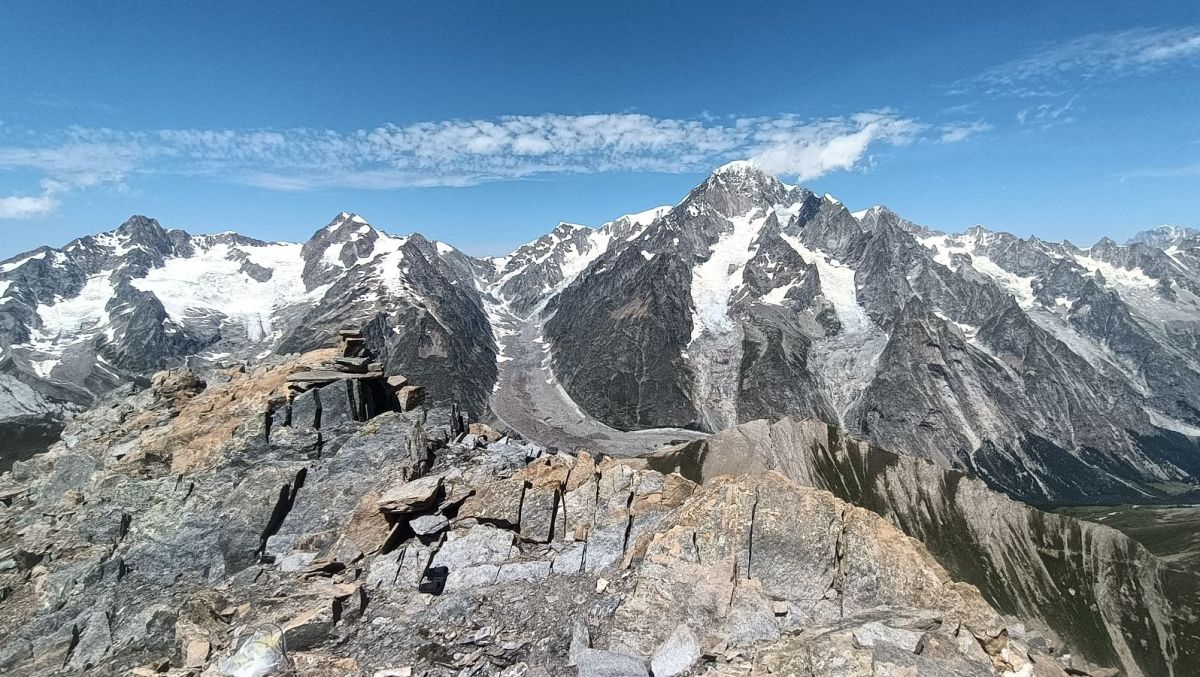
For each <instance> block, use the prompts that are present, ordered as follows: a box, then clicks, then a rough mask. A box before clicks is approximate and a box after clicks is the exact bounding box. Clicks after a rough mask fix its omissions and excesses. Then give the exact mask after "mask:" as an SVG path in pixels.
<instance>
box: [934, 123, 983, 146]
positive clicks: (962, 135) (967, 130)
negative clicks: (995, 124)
mask: <svg viewBox="0 0 1200 677" xmlns="http://www.w3.org/2000/svg"><path fill="white" fill-rule="evenodd" d="M991 129H992V125H991V123H988V122H984V121H983V120H976V121H974V122H950V123H947V124H944V125H942V126H941V127H938V132H939V133H940V134H941V136H940V138H939V141H941V142H942V143H958V142H959V141H966V140H967V139H969V138H971V137H972V136H975V135H976V134H982V133H984V132H987V131H991Z"/></svg>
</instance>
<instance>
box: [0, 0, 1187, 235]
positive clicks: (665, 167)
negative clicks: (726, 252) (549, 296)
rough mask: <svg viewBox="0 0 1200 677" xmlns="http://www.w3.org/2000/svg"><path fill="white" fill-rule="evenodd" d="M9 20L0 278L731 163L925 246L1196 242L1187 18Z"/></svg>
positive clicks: (987, 7)
mask: <svg viewBox="0 0 1200 677" xmlns="http://www.w3.org/2000/svg"><path fill="white" fill-rule="evenodd" d="M832 4H833V3H807V4H804V3H790V2H779V3H730V2H720V3H718V2H703V1H694V2H686V3H685V2H662V3H651V2H586V3H585V2H571V1H562V0H559V1H557V2H545V3H532V2H531V3H503V2H494V1H493V2H470V1H455V2H429V3H426V2H408V1H406V2H395V1H392V2H379V3H345V4H343V3H326V2H313V3H308V4H305V3H286V4H284V3H270V2H256V3H241V2H238V3H233V2H230V3H221V2H203V3H163V2H155V3H149V2H148V3H144V4H143V3H136V2H122V3H70V4H68V5H62V4H58V3H45V2H22V1H14V2H9V3H6V6H5V10H4V16H3V18H2V19H0V258H3V257H7V256H10V255H12V254H15V253H17V252H19V251H24V250H27V249H30V248H33V247H35V246H38V245H41V244H51V245H56V246H57V245H62V244H64V243H65V242H67V241H68V240H70V239H71V238H73V237H76V236H79V235H82V234H86V233H92V232H98V231H101V230H108V229H111V228H113V227H115V226H116V225H118V224H120V223H121V222H122V221H123V220H124V219H125V218H126V217H128V216H129V215H130V214H134V213H141V214H146V215H149V216H153V217H155V218H158V219H159V220H160V221H161V222H162V223H163V224H164V225H167V226H172V227H179V228H184V229H187V230H189V231H192V232H211V231H219V230H226V229H234V230H238V231H240V232H243V233H246V234H249V235H254V236H257V237H262V238H266V239H288V240H303V239H306V238H307V237H308V236H309V235H310V234H311V233H312V231H313V230H315V229H316V228H318V227H320V226H322V225H324V224H325V223H326V222H327V221H328V220H329V219H330V218H332V217H333V216H334V215H335V214H336V213H337V212H339V211H342V210H347V211H355V212H358V213H360V214H362V215H364V216H365V217H367V218H368V219H369V220H370V221H371V222H372V223H373V224H375V225H377V226H378V227H381V228H383V229H385V230H388V231H391V232H395V233H407V232H411V231H420V232H422V233H424V234H426V235H427V236H429V237H433V238H437V239H441V240H445V241H447V242H450V243H452V244H455V245H457V246H459V247H461V248H463V249H464V250H466V251H468V252H471V253H477V254H487V253H502V252H505V251H507V250H509V249H511V248H512V246H514V245H516V244H519V243H521V242H524V241H527V240H530V239H532V238H534V237H536V236H538V235H540V234H542V233H544V232H545V231H547V230H549V229H550V228H551V227H553V225H554V224H555V223H557V222H558V221H560V220H565V221H573V222H579V223H587V224H592V225H598V224H599V223H602V222H604V221H606V220H609V219H611V218H614V217H616V216H618V215H620V214H622V213H626V212H634V211H641V210H643V209H647V208H649V207H653V206H656V205H659V204H665V203H673V202H675V201H677V200H678V199H679V198H680V197H682V196H683V194H684V193H686V191H687V190H688V189H689V188H690V187H691V186H693V185H695V184H696V183H698V182H699V181H700V180H702V179H703V177H704V176H705V175H706V174H707V173H708V172H709V171H710V170H711V168H712V167H714V166H717V165H719V164H722V163H724V162H726V161H728V160H732V159H743V158H751V159H752V160H753V161H755V162H757V163H758V164H760V165H761V166H763V167H764V168H766V169H769V170H771V171H774V172H776V173H778V174H779V175H780V176H782V177H783V178H785V179H786V180H789V181H792V182H799V183H802V184H803V185H806V186H809V187H810V188H812V189H813V190H816V191H818V192H829V193H832V194H833V195H835V196H837V197H838V198H840V199H841V200H842V201H843V202H844V203H846V204H847V205H848V206H850V207H851V208H853V209H857V208H863V207H866V206H869V205H872V204H877V203H882V204H886V205H888V206H890V207H892V208H893V209H896V210H897V211H899V212H901V213H902V214H904V215H906V216H908V217H909V218H911V219H913V220H915V221H918V222H921V223H924V224H927V225H930V226H932V227H936V228H941V229H945V230H961V229H963V228H966V227H968V226H970V225H972V224H975V223H983V224H985V225H988V226H990V227H993V228H997V229H1002V230H1009V231H1012V232H1015V233H1019V234H1023V235H1027V234H1037V235H1039V236H1041V237H1043V238H1046V239H1062V238H1068V239H1071V240H1072V241H1076V242H1079V243H1090V242H1091V241H1093V240H1095V239H1096V238H1097V237H1099V236H1100V235H1105V234H1107V235H1111V236H1114V237H1117V238H1119V239H1123V238H1124V237H1126V236H1128V235H1130V234H1132V233H1133V232H1135V231H1137V230H1141V229H1143V228H1147V227H1152V226H1156V225H1159V224H1162V223H1174V224H1180V225H1190V226H1197V225H1200V125H1198V124H1197V119H1198V118H1197V111H1198V110H1200V8H1198V6H1197V5H1196V4H1195V3H1194V2H1155V3H1129V2H1096V1H1091V2H1077V3H1069V2H1054V3H1045V2H1030V3H1019V2H1009V3H994V2H986V3H984V2H962V1H956V2H945V3H935V2H928V3H914V4H917V5H919V6H917V7H908V8H903V9H901V8H900V7H899V6H898V4H897V3H895V2H873V3H842V5H843V6H839V7H832V6H831V5H832Z"/></svg>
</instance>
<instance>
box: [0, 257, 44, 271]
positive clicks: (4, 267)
mask: <svg viewBox="0 0 1200 677" xmlns="http://www.w3.org/2000/svg"><path fill="white" fill-rule="evenodd" d="M47 253H49V252H39V253H37V254H31V255H29V256H22V257H21V258H18V259H16V260H15V261H10V262H9V263H4V264H0V273H8V272H12V271H14V270H16V269H17V268H20V267H21V266H23V265H25V264H26V263H28V262H30V261H33V260H34V259H44V258H46V254H47Z"/></svg>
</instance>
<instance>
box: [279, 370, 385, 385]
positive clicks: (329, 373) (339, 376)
mask: <svg viewBox="0 0 1200 677" xmlns="http://www.w3.org/2000/svg"><path fill="white" fill-rule="evenodd" d="M382 377H383V372H379V371H368V372H363V373H361V374H351V373H348V372H344V371H334V370H332V369H321V370H316V371H301V372H296V373H295V374H289V375H288V377H287V380H288V381H289V382H291V383H307V382H312V381H341V380H345V379H356V378H382Z"/></svg>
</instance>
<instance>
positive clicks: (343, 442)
mask: <svg viewBox="0 0 1200 677" xmlns="http://www.w3.org/2000/svg"><path fill="white" fill-rule="evenodd" d="M328 359H329V355H327V354H310V355H307V356H305V357H303V358H299V359H290V360H283V361H278V362H277V363H275V364H274V365H272V366H263V367H259V368H257V369H255V370H254V371H252V372H250V373H244V371H242V370H233V371H230V372H225V373H219V374H217V375H216V377H215V378H212V379H210V380H211V381H212V383H211V384H207V385H206V384H205V383H203V382H202V381H200V380H199V379H198V378H197V377H196V375H195V374H193V373H192V372H190V371H186V370H176V371H171V372H163V373H160V374H158V375H156V376H155V378H154V379H153V382H152V385H151V387H149V388H147V389H145V390H141V391H138V392H135V391H134V389H133V387H132V386H126V387H125V388H122V389H120V390H119V391H117V392H114V393H113V394H112V395H111V396H109V397H108V398H106V399H104V400H103V401H101V402H100V403H99V404H98V405H96V406H95V407H93V408H92V409H90V410H89V411H87V412H85V413H84V414H82V415H80V416H78V417H77V418H75V419H74V420H73V421H72V422H71V423H70V425H69V426H68V428H67V430H66V431H65V433H64V435H63V439H62V441H61V442H59V443H57V444H56V445H55V446H54V447H53V448H52V449H51V450H50V451H49V452H48V453H46V454H42V455H39V456H36V457H34V458H33V459H32V460H31V461H28V462H24V463H18V464H17V465H16V466H15V467H14V469H13V471H12V472H11V473H8V474H5V475H3V476H0V505H3V507H2V508H0V543H2V544H3V546H0V548H2V552H0V600H2V601H0V610H2V611H3V613H0V637H2V638H3V639H0V672H3V673H5V674H21V675H55V674H81V673H87V674H100V675H103V674H129V673H130V672H131V671H132V673H133V674H137V675H142V676H145V675H152V674H171V675H188V674H190V675H200V674H206V675H217V674H264V673H262V672H252V671H250V672H247V671H242V672H238V671H237V670H236V669H235V668H233V667H232V666H233V664H232V663H230V662H228V661H229V660H230V658H231V657H232V656H234V655H235V653H236V652H238V650H239V647H240V646H241V645H242V643H243V641H244V640H245V639H246V637H248V636H249V635H250V634H251V633H252V632H254V631H255V630H258V629H261V628H264V627H267V628H270V627H272V626H278V627H279V628H280V629H281V630H282V634H283V637H284V640H285V641H284V642H282V643H280V644H281V645H282V644H286V654H287V660H288V663H289V664H290V669H292V670H294V672H295V674H299V675H376V676H379V677H384V676H389V675H390V676H400V675H508V676H517V675H570V674H579V675H581V676H584V675H587V676H600V675H608V676H623V675H628V676H648V675H654V677H668V676H673V675H702V674H703V675H768V674H770V675H961V676H967V675H972V676H973V675H981V676H982V675H996V674H1000V675H1045V676H1050V675H1067V674H1072V675H1088V674H1091V675H1112V674H1116V672H1117V671H1116V670H1112V669H1101V668H1096V667H1094V666H1092V665H1091V664H1090V663H1088V662H1087V661H1086V660H1085V657H1084V656H1083V655H1080V654H1078V653H1072V650H1073V647H1071V646H1067V645H1064V644H1063V642H1062V641H1060V640H1059V639H1058V637H1059V636H1061V634H1062V633H1056V632H1054V631H1053V629H1052V628H1051V627H1048V626H1047V625H1046V624H1044V623H1041V622H1039V621H1037V620H1035V619H1026V620H1027V621H1033V622H1028V623H1027V622H1022V619H1020V618H1015V617H1013V616H1009V615H1002V614H1001V613H1000V612H998V611H997V610H996V608H994V607H993V606H992V605H991V604H989V602H988V601H987V600H986V599H985V597H984V595H983V594H981V592H980V590H979V589H978V588H976V587H975V586H973V585H970V584H967V583H964V582H959V581H956V580H955V579H954V578H953V577H952V576H951V575H950V574H949V573H947V569H946V568H943V566H942V565H941V564H939V563H938V561H937V560H936V559H935V558H934V556H933V555H931V553H930V550H929V549H927V548H926V547H925V545H923V544H922V543H921V542H920V541H918V540H916V539H915V538H913V537H910V536H908V535H906V534H905V533H904V531H902V530H901V529H900V528H897V526H894V525H893V523H892V521H895V519H894V517H892V516H889V517H892V521H889V520H888V519H885V518H884V517H882V516H881V514H886V513H883V512H873V511H872V510H871V509H868V508H867V507H860V506H857V505H854V504H852V503H848V502H846V501H845V500H842V499H841V498H839V497H838V496H835V495H834V493H845V492H834V493H831V492H830V491H827V490H825V489H824V488H817V486H805V485H806V484H808V485H816V484H818V483H816V482H813V481H807V482H805V481H804V478H803V477H801V473H800V472H799V471H798V468H799V467H800V466H798V465H796V464H794V463H792V464H789V463H779V462H777V461H778V456H774V457H772V456H771V454H776V453H777V451H778V449H777V448H776V449H772V450H769V451H765V452H763V457H764V458H765V457H771V458H775V459H776V461H772V462H759V461H753V462H749V461H748V462H747V463H746V464H739V463H736V462H733V461H732V460H731V459H729V458H725V460H724V461H721V462H722V463H727V464H729V465H728V467H727V468H725V469H724V470H721V469H719V468H718V465H719V463H717V461H718V460H719V459H720V453H721V446H720V445H721V443H722V442H721V440H716V441H714V443H713V445H711V446H707V447H703V449H700V450H699V451H698V450H697V448H696V447H695V446H690V447H682V448H680V449H678V450H676V452H675V454H674V455H672V454H671V453H666V454H664V453H661V452H660V453H659V454H657V455H656V456H653V457H650V458H630V459H615V458H607V457H593V456H592V455H589V454H588V453H586V452H583V451H579V452H576V453H565V452H554V451H552V450H547V449H543V448H541V447H538V446H536V445H532V444H527V443H524V442H522V441H520V440H517V439H513V438H510V437H507V436H504V435H503V434H502V433H500V432H497V431H495V430H493V429H491V428H489V427H487V426H484V425H480V424H470V425H469V426H465V425H464V422H463V421H462V420H461V419H459V418H457V416H453V417H452V416H451V412H449V411H447V410H443V409H429V410H426V409H424V408H418V409H415V410H413V411H407V412H397V411H388V412H385V413H380V414H378V415H375V416H372V417H369V418H367V417H365V416H362V415H357V416H355V415H343V416H331V415H326V416H322V415H320V413H317V414H316V415H313V416H298V415H297V407H296V405H295V400H293V403H292V406H291V407H290V408H289V410H290V413H289V414H288V415H287V416H284V417H282V418H281V417H280V414H279V412H280V408H279V406H278V402H279V401H280V400H279V396H281V395H283V394H284V391H285V389H286V384H287V382H288V380H287V377H288V375H289V374H295V373H296V372H303V371H306V370H309V369H310V368H311V366H312V364H313V363H315V362H318V361H321V360H328ZM337 385H338V384H334V385H330V386H325V387H326V388H330V387H335V386H337ZM321 390H323V388H322V389H321ZM309 392H311V391H309ZM331 392H332V391H331ZM339 392H345V388H344V387H343V388H342V390H341V391H339ZM272 398H274V399H272ZM317 399H318V401H319V402H324V401H325V400H326V399H327V398H326V396H324V395H321V396H319V397H318V398H317ZM268 402H275V403H276V404H275V405H273V409H269V408H268ZM325 406H327V407H328V406H330V405H328V404H327V405H325ZM303 411H304V410H302V412H301V413H303ZM330 411H332V410H330ZM339 411H340V409H339ZM360 411H361V410H360ZM363 418H367V420H359V419H363ZM730 434H731V435H734V436H739V437H738V439H742V440H746V439H752V437H753V436H752V435H747V434H745V433H743V432H738V431H734V432H732V433H730ZM726 439H728V438H726ZM778 441H779V440H778V439H776V440H775V442H776V443H778ZM694 444H695V443H694ZM697 453H699V456H697V455H696V454H697ZM681 459H682V460H681ZM922 463H924V462H922ZM930 465H931V466H932V464H930ZM726 470H728V471H732V472H726ZM743 470H751V471H754V472H753V473H752V474H740V473H741V472H742V471H743ZM776 470H782V471H783V473H780V472H776ZM785 475H790V476H791V478H789V477H788V476H785ZM689 477H692V478H695V479H697V480H699V482H696V481H693V480H692V479H689ZM848 477H849V476H848ZM811 479H812V478H811V477H810V478H809V480H811ZM868 507H872V508H875V507H876V506H868ZM1064 519H1065V518H1064ZM1013 566H1016V565H1013ZM1000 568H1003V567H1000ZM1128 620H1129V622H1130V623H1132V624H1136V623H1141V622H1143V619H1141V618H1140V617H1131V618H1129V619H1128ZM1035 627H1036V628H1040V629H1035ZM1158 641H1160V642H1166V643H1169V642H1174V641H1179V640H1178V638H1174V637H1172V638H1168V639H1163V638H1162V637H1159V638H1158ZM1088 657H1091V654H1089V655H1088ZM1121 658H1124V656H1121ZM1165 660H1167V661H1168V663H1167V664H1166V672H1163V673H1159V674H1185V673H1184V672H1182V671H1181V668H1180V667H1179V665H1182V664H1178V665H1176V664H1171V663H1170V661H1172V660H1178V657H1177V655H1172V657H1171V658H1169V659H1165ZM1159 664H1160V665H1162V664H1163V663H1159ZM1119 667H1121V668H1122V669H1123V670H1124V671H1125V672H1126V673H1128V674H1149V673H1148V672H1144V671H1143V669H1142V668H1140V667H1139V665H1138V663H1137V662H1136V661H1134V662H1130V663H1127V664H1125V665H1121V666H1119ZM271 674H283V672H276V673H271Z"/></svg>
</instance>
